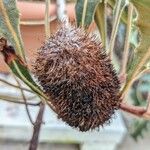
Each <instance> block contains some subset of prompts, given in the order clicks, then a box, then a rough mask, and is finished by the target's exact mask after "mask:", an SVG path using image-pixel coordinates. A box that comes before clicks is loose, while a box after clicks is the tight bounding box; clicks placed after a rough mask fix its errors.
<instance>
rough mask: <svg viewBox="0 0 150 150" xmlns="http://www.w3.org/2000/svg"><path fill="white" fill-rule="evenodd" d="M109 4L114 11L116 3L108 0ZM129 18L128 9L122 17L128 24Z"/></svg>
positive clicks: (113, 0)
mask: <svg viewBox="0 0 150 150" xmlns="http://www.w3.org/2000/svg"><path fill="white" fill-rule="evenodd" d="M108 4H109V6H110V7H112V9H114V7H115V4H116V2H115V0H108ZM127 18H128V11H127V9H124V10H123V12H122V15H121V21H122V22H123V23H125V24H127Z"/></svg>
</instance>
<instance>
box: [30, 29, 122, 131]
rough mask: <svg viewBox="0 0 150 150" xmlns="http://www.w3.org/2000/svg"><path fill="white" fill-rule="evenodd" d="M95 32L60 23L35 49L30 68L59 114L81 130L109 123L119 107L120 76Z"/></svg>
mask: <svg viewBox="0 0 150 150" xmlns="http://www.w3.org/2000/svg"><path fill="white" fill-rule="evenodd" d="M98 41H99V40H97V38H96V36H94V35H91V36H89V35H88V34H87V33H85V31H84V30H83V29H81V28H76V27H72V26H69V27H65V26H62V27H61V28H60V29H59V30H58V31H57V32H56V33H55V34H54V35H52V36H51V37H50V38H49V39H48V40H47V41H46V42H45V43H44V45H43V46H42V47H41V48H40V49H39V50H38V54H37V58H36V61H35V63H34V65H33V68H34V69H33V72H34V74H35V76H36V77H37V79H38V81H39V83H40V85H41V86H42V87H43V89H44V91H45V93H46V94H47V95H48V96H49V97H51V103H52V104H53V105H54V106H55V108H56V110H57V113H58V117H59V118H61V119H62V120H63V121H65V122H66V123H68V124H69V125H70V126H72V127H76V128H78V129H79V130H80V131H87V130H90V129H94V128H96V127H99V126H103V125H104V123H109V120H110V118H111V116H112V115H113V114H114V111H115V110H116V109H118V108H119V104H120V98H119V95H118V93H119V87H120V86H119V80H118V77H117V75H116V72H115V70H114V69H113V66H112V64H111V61H110V59H109V58H108V56H107V55H106V54H105V52H104V51H103V49H102V46H101V43H100V42H98Z"/></svg>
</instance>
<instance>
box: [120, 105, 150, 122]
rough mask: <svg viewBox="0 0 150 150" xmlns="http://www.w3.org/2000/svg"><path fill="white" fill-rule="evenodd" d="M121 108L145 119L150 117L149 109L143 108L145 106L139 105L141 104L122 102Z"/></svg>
mask: <svg viewBox="0 0 150 150" xmlns="http://www.w3.org/2000/svg"><path fill="white" fill-rule="evenodd" d="M148 107H149V105H148ZM120 108H121V109H122V110H123V111H125V112H128V113H130V114H133V115H135V116H137V117H140V118H144V119H148V120H149V119H150V112H149V111H147V109H145V108H143V107H139V106H133V105H128V104H125V103H121V105H120Z"/></svg>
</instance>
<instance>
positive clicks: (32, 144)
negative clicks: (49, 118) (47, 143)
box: [29, 103, 45, 150]
mask: <svg viewBox="0 0 150 150" xmlns="http://www.w3.org/2000/svg"><path fill="white" fill-rule="evenodd" d="M44 109H45V104H43V103H40V110H39V113H38V116H37V118H36V122H35V125H34V129H33V130H34V131H33V135H32V139H31V141H30V146H29V150H36V149H37V147H38V142H39V133H40V129H41V124H42V119H43V114H44Z"/></svg>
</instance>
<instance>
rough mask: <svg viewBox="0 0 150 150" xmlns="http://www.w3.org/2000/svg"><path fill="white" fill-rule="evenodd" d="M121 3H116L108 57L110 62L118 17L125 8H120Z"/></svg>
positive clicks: (120, 0)
mask: <svg viewBox="0 0 150 150" xmlns="http://www.w3.org/2000/svg"><path fill="white" fill-rule="evenodd" d="M121 3H122V0H118V1H117V3H116V13H115V18H114V24H113V29H112V33H111V37H110V44H109V55H110V58H111V60H113V49H114V45H115V39H116V35H117V31H118V26H119V21H120V17H121V14H122V12H123V9H124V7H125V5H124V6H123V7H121Z"/></svg>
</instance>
